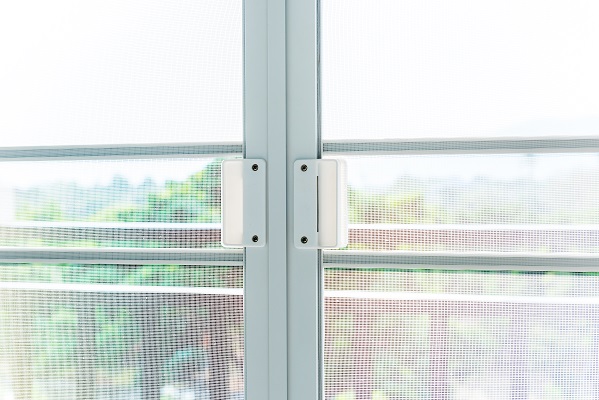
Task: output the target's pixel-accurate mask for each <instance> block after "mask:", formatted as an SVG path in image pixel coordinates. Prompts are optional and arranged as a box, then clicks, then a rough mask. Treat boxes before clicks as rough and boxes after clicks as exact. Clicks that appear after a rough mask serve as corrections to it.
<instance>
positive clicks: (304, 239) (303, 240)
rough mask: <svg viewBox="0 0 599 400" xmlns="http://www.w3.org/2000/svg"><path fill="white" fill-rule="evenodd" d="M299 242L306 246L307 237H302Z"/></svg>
mask: <svg viewBox="0 0 599 400" xmlns="http://www.w3.org/2000/svg"><path fill="white" fill-rule="evenodd" d="M300 241H301V242H302V243H303V244H306V243H308V238H307V237H305V236H302V238H301V239H300Z"/></svg>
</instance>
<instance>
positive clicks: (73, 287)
mask: <svg viewBox="0 0 599 400" xmlns="http://www.w3.org/2000/svg"><path fill="white" fill-rule="evenodd" d="M2 290H18V291H36V292H44V291H52V292H87V293H148V294H158V293H164V294H204V295H221V296H222V295H226V296H243V289H231V288H214V287H189V286H143V285H106V284H98V283H81V284H79V283H44V282H0V291H2Z"/></svg>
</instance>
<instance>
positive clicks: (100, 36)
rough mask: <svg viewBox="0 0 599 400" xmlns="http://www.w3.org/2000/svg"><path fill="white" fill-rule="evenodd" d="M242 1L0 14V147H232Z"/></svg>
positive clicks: (16, 6) (43, 8) (36, 4)
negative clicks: (215, 144)
mask: <svg viewBox="0 0 599 400" xmlns="http://www.w3.org/2000/svg"><path fill="white" fill-rule="evenodd" d="M242 46H243V40H242V1H241V0H224V1H223V0H203V1H190V0H183V1H177V2H172V1H161V0H125V1H123V0H88V1H84V2H81V1H75V0H54V1H51V2H48V1H44V0H25V1H12V2H2V4H0V52H1V53H2V60H3V61H2V63H1V64H0V109H1V110H2V111H1V114H2V118H0V147H6V146H46V145H89V144H123V143H165V142H168V143H170V142H178V143H180V142H206V141H232V140H234V141H241V140H242Z"/></svg>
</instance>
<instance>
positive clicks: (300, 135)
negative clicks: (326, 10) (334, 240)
mask: <svg viewBox="0 0 599 400" xmlns="http://www.w3.org/2000/svg"><path fill="white" fill-rule="evenodd" d="M316 16H317V7H316V0H308V1H306V0H287V1H285V0H246V1H245V12H244V42H245V43H244V52H245V58H244V62H245V66H244V111H245V118H244V132H245V148H244V153H245V154H244V155H245V157H247V158H261V159H264V160H266V165H267V178H266V186H267V195H266V198H267V239H266V245H265V246H264V247H262V248H248V249H246V252H245V335H246V336H245V349H246V350H245V357H246V399H248V400H267V399H270V400H283V399H290V400H306V399H315V400H316V399H319V398H320V397H321V393H322V390H321V386H322V382H321V377H320V371H321V364H322V361H321V356H320V353H321V340H322V333H321V319H322V318H321V312H322V311H321V309H322V308H321V300H322V282H321V280H322V278H321V271H320V253H319V251H318V250H311V249H309V250H305V249H296V248H295V246H294V238H293V186H294V184H293V163H294V161H295V160H298V159H302V158H317V157H318V156H319V151H318V149H319V142H318V123H317V121H318V118H317V115H318V113H317V21H316Z"/></svg>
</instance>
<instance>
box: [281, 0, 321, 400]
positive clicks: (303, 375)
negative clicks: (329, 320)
mask: <svg viewBox="0 0 599 400" xmlns="http://www.w3.org/2000/svg"><path fill="white" fill-rule="evenodd" d="M317 10H318V8H317V0H287V182H288V186H287V190H288V192H287V208H288V213H287V217H288V219H287V226H288V232H289V234H288V240H287V246H288V247H287V249H288V250H287V251H288V257H287V258H288V266H287V274H288V279H287V280H288V282H289V287H288V296H287V299H288V300H287V301H288V304H287V308H288V312H289V315H288V321H289V322H288V329H289V331H288V341H289V350H288V357H289V364H288V374H289V381H288V385H289V388H288V393H289V397H288V399H289V400H306V399H320V398H322V386H323V385H322V380H321V370H322V369H321V364H322V356H321V353H322V350H321V347H322V346H321V342H322V336H323V333H322V322H321V321H322V319H323V318H322V297H323V296H322V273H321V267H320V254H321V252H320V251H319V250H309V249H298V248H296V247H295V244H294V239H295V238H293V237H291V235H292V234H293V232H294V225H293V210H294V204H293V192H292V191H293V186H294V181H293V179H294V171H293V165H294V162H295V161H296V160H300V159H315V158H319V157H320V151H319V148H320V143H319V135H318V103H317V99H318V64H317V60H318V47H317V45H318V35H317V32H318V24H317V15H318V14H317Z"/></svg>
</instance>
